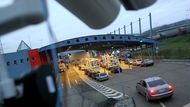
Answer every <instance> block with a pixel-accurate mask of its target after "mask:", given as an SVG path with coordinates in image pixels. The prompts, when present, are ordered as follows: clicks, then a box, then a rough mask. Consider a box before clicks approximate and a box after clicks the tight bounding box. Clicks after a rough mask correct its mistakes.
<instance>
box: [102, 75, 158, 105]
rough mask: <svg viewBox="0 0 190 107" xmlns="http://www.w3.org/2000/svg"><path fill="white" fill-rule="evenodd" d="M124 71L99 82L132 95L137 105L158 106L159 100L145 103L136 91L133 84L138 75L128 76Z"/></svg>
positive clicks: (136, 80)
mask: <svg viewBox="0 0 190 107" xmlns="http://www.w3.org/2000/svg"><path fill="white" fill-rule="evenodd" d="M124 73H125V71H124V72H123V73H120V74H111V75H113V76H112V77H111V78H110V79H109V80H108V81H104V82H101V83H102V84H104V85H105V86H108V87H110V88H113V89H115V90H117V91H120V92H122V93H125V94H127V95H129V96H130V97H133V98H134V100H135V103H136V106H137V107H160V104H159V102H151V103H147V102H146V100H145V98H144V97H143V96H141V95H140V94H138V93H137V92H136V88H135V86H136V83H137V82H138V80H139V78H138V77H137V78H136V77H135V78H128V77H127V76H126V75H124Z"/></svg>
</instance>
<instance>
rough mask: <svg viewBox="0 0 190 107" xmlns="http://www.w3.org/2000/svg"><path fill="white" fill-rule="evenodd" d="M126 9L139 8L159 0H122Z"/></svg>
mask: <svg viewBox="0 0 190 107" xmlns="http://www.w3.org/2000/svg"><path fill="white" fill-rule="evenodd" d="M120 1H121V3H122V4H123V6H124V7H125V9H127V10H139V9H143V8H146V7H148V6H150V5H152V4H154V3H155V2H156V1H157V0H120Z"/></svg>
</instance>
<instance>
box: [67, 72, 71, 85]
mask: <svg viewBox="0 0 190 107" xmlns="http://www.w3.org/2000/svg"><path fill="white" fill-rule="evenodd" d="M66 77H67V81H68V84H69V87H70V88H71V83H70V79H69V76H68V74H67V73H66Z"/></svg>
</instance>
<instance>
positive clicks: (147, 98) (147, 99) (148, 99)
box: [145, 94, 150, 102]
mask: <svg viewBox="0 0 190 107" xmlns="http://www.w3.org/2000/svg"><path fill="white" fill-rule="evenodd" d="M145 97H146V101H147V102H149V101H150V98H149V97H148V95H147V94H146V96H145Z"/></svg>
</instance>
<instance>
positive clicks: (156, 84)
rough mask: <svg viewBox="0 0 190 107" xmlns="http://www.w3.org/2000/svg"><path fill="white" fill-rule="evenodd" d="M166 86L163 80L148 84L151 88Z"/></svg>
mask: <svg viewBox="0 0 190 107" xmlns="http://www.w3.org/2000/svg"><path fill="white" fill-rule="evenodd" d="M164 84H166V82H165V81H163V80H162V79H159V80H154V81H150V82H148V85H149V87H156V86H160V85H164Z"/></svg>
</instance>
